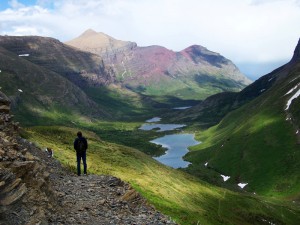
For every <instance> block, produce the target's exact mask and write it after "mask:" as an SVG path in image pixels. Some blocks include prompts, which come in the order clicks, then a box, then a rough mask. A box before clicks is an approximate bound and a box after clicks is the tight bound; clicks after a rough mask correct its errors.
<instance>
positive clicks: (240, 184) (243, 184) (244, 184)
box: [238, 183, 248, 189]
mask: <svg viewBox="0 0 300 225" xmlns="http://www.w3.org/2000/svg"><path fill="white" fill-rule="evenodd" d="M246 185H248V183H238V186H239V187H240V188H242V189H243V188H244V187H245V186H246Z"/></svg>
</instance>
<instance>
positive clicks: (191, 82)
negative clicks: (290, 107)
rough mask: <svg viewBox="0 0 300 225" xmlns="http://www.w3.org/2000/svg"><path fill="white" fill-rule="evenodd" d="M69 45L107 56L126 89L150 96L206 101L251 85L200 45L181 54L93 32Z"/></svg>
mask: <svg viewBox="0 0 300 225" xmlns="http://www.w3.org/2000/svg"><path fill="white" fill-rule="evenodd" d="M66 44H68V45H71V46H73V47H76V48H79V49H81V50H84V51H88V52H92V53H95V54H98V55H99V56H101V57H103V60H104V62H105V63H106V64H107V65H110V66H111V67H112V68H113V70H114V72H115V74H116V79H117V80H118V81H119V82H121V83H122V84H123V86H126V87H128V88H130V89H133V90H135V91H138V92H140V93H144V94H147V95H170V96H177V97H179V98H183V99H187V98H196V99H202V98H204V97H207V96H209V95H211V94H214V93H218V92H223V91H237V90H240V89H242V88H244V87H245V86H246V85H248V84H250V83H251V81H250V80H249V79H248V78H246V77H245V76H244V75H243V74H242V73H241V72H240V71H239V70H238V68H237V67H236V66H235V65H234V64H233V63H232V62H231V61H230V60H228V59H226V58H225V57H223V56H221V55H220V54H218V53H215V52H211V51H209V50H207V49H206V48H204V47H202V46H199V45H193V46H190V47H188V48H186V49H184V50H182V51H180V52H174V51H172V50H169V49H166V48H164V47H162V46H148V47H138V46H137V44H136V43H134V42H125V41H120V40H116V39H114V38H112V37H110V36H108V35H106V34H103V33H97V32H95V31H93V30H88V31H86V32H84V33H83V34H82V35H80V36H79V37H77V38H75V39H73V40H71V41H68V42H66Z"/></svg>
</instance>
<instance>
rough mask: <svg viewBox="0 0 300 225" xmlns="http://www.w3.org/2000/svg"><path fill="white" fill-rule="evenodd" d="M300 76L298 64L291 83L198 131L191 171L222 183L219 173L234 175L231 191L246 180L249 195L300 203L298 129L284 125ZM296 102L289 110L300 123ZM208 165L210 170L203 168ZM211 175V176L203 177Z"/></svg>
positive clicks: (281, 84) (280, 83)
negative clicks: (288, 102)
mask: <svg viewBox="0 0 300 225" xmlns="http://www.w3.org/2000/svg"><path fill="white" fill-rule="evenodd" d="M298 74H299V66H298V67H295V69H294V70H292V71H291V72H290V73H289V74H288V78H287V79H285V80H284V79H282V80H279V81H278V82H277V83H276V84H275V85H274V86H273V87H272V88H271V89H270V90H268V91H267V92H266V93H264V94H263V95H261V96H260V97H258V98H256V99H255V100H254V101H252V102H250V103H249V104H247V105H245V106H243V107H241V108H239V109H238V110H236V111H234V112H232V113H230V114H229V115H227V116H226V117H225V118H224V119H223V120H222V121H221V123H219V125H217V126H215V127H212V128H210V129H209V130H207V131H205V132H203V133H198V139H199V140H202V141H203V143H202V144H200V145H198V146H195V147H193V148H191V149H192V150H193V152H191V153H189V154H188V155H187V156H186V158H187V159H188V160H190V161H191V162H193V166H192V167H190V168H189V171H190V172H191V173H193V174H196V175H198V176H200V177H204V176H206V177H205V179H206V180H208V181H210V182H213V183H219V184H220V179H221V178H220V176H219V174H218V173H222V174H225V175H229V176H231V178H230V180H229V181H228V183H229V184H226V185H228V186H230V187H234V186H236V184H237V183H238V182H247V183H249V185H248V186H247V187H246V190H248V191H255V192H257V193H259V194H263V195H268V196H282V197H288V198H293V199H295V200H297V199H299V197H298V196H299V193H300V191H299V190H300V175H299V172H300V152H299V150H298V149H299V145H298V144H297V135H295V132H296V129H295V128H296V127H295V125H294V126H293V125H292V124H291V122H290V121H286V117H287V112H286V111H285V110H284V109H285V107H286V102H287V100H288V98H289V97H291V94H290V95H288V96H285V94H286V93H287V92H288V90H290V89H291V88H292V87H294V86H295V85H296V84H297V82H299V76H298ZM297 78H298V79H297ZM294 79H296V80H294ZM297 101H298V100H297ZM296 103H297V102H296V101H295V102H294V103H293V105H292V107H291V109H292V110H294V111H295V113H294V119H295V120H298V121H299V111H297V110H296V108H297V109H299V104H298V105H297V106H296ZM298 103H299V101H298ZM297 113H298V114H297ZM297 115H298V117H297ZM298 126H299V124H298ZM222 146H223V147H222ZM205 162H208V163H209V165H210V169H208V168H205V167H204V166H203V165H204V163H205ZM212 171H216V172H217V173H214V172H212ZM207 172H208V173H211V175H212V177H209V176H207V175H205V174H206V173H207ZM217 174H218V177H219V178H218V179H219V181H218V179H217V178H216V177H217Z"/></svg>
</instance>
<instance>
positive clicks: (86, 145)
mask: <svg viewBox="0 0 300 225" xmlns="http://www.w3.org/2000/svg"><path fill="white" fill-rule="evenodd" d="M79 140H82V141H83V143H84V147H85V150H87V148H88V143H87V140H86V138H85V137H78V138H76V139H75V141H74V149H75V150H76V151H77V150H79V149H78V141H79Z"/></svg>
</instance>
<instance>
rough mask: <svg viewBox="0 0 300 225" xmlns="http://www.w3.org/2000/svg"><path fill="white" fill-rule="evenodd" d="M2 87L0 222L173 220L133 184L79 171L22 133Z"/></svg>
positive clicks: (142, 221)
mask: <svg viewBox="0 0 300 225" xmlns="http://www.w3.org/2000/svg"><path fill="white" fill-rule="evenodd" d="M9 113H10V101H9V99H8V98H7V97H6V96H5V95H4V94H3V93H1V92H0V224H1V225H2V224H3V225H4V224H5V225H9V224H11V225H16V224H124V225H125V224H175V223H173V222H171V221H169V220H168V219H167V217H166V216H164V215H162V214H161V213H159V212H158V211H156V210H155V209H154V208H153V207H152V206H150V205H149V204H147V202H146V200H145V199H144V198H142V197H141V196H140V195H139V194H138V193H137V192H136V191H135V190H133V189H132V188H131V187H130V185H129V184H127V183H125V182H123V181H121V180H120V179H118V178H115V177H111V176H96V175H89V176H84V177H77V176H75V175H74V174H72V173H71V172H69V171H67V170H65V169H64V168H62V167H61V165H60V163H59V162H58V161H56V160H55V159H54V158H51V157H48V154H46V153H45V152H44V151H42V150H41V149H39V148H38V147H36V146H35V145H34V144H32V143H30V142H28V141H27V140H25V139H22V138H21V137H20V136H19V134H18V130H19V125H18V123H15V122H13V121H12V118H13V116H12V115H10V114H9Z"/></svg>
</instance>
